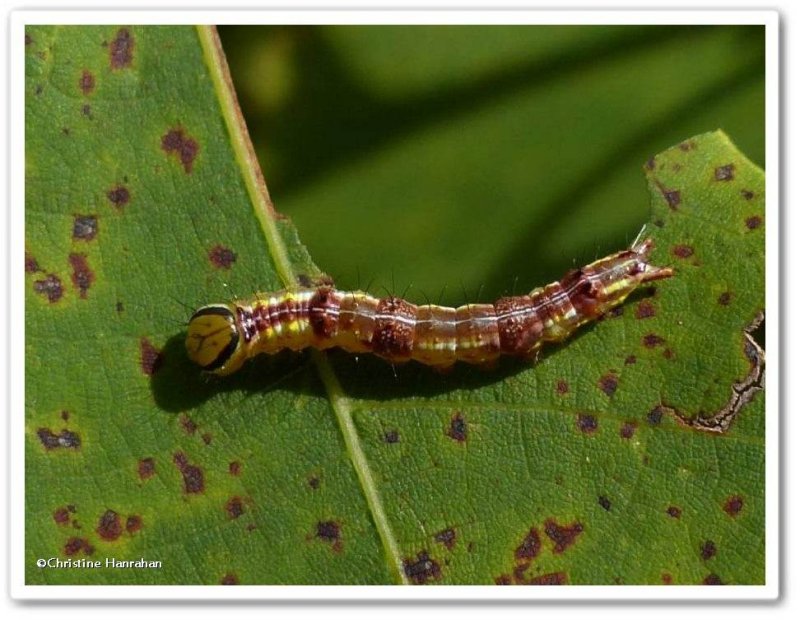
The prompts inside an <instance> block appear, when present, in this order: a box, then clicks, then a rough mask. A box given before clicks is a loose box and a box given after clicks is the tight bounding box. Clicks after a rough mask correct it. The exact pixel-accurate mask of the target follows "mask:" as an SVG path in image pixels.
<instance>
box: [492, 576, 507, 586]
mask: <svg viewBox="0 0 800 620" xmlns="http://www.w3.org/2000/svg"><path fill="white" fill-rule="evenodd" d="M494 583H495V585H498V586H510V585H511V576H510V575H505V574H504V575H500V576H498V577H495V578H494Z"/></svg>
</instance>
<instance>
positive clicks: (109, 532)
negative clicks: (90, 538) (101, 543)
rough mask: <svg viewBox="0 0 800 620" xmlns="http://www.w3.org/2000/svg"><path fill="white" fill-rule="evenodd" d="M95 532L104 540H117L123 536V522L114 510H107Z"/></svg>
mask: <svg viewBox="0 0 800 620" xmlns="http://www.w3.org/2000/svg"><path fill="white" fill-rule="evenodd" d="M95 531H96V532H97V534H98V535H99V536H100V538H102V539H103V540H116V539H117V538H119V537H120V536H121V535H122V520H121V519H120V518H119V515H118V514H117V513H116V512H114V511H113V510H106V511H105V512H104V513H103V514H102V515H101V516H100V520H99V521H98V523H97V529H96V530H95Z"/></svg>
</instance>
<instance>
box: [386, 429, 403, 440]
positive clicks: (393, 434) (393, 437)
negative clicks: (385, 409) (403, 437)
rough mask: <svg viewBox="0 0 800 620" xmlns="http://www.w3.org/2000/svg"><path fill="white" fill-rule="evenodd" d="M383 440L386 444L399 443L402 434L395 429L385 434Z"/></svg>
mask: <svg viewBox="0 0 800 620" xmlns="http://www.w3.org/2000/svg"><path fill="white" fill-rule="evenodd" d="M383 440H384V441H385V442H386V443H397V442H398V441H400V434H399V433H398V432H397V431H396V430H394V429H392V430H389V431H386V432H385V433H384V434H383Z"/></svg>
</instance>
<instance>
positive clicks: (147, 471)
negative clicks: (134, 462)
mask: <svg viewBox="0 0 800 620" xmlns="http://www.w3.org/2000/svg"><path fill="white" fill-rule="evenodd" d="M136 471H137V472H138V473H139V479H140V480H147V479H148V478H152V477H153V475H155V473H156V462H155V460H154V459H153V458H152V457H149V456H148V457H147V458H143V459H139V464H138V466H137V469H136Z"/></svg>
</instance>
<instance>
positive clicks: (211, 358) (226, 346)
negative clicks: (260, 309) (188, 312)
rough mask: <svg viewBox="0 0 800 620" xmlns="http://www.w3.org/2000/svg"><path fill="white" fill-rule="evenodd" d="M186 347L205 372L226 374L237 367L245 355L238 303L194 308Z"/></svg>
mask: <svg viewBox="0 0 800 620" xmlns="http://www.w3.org/2000/svg"><path fill="white" fill-rule="evenodd" d="M186 351H187V353H188V354H189V359H190V360H192V361H193V362H194V363H196V364H198V365H199V366H200V367H201V368H202V369H203V370H204V371H206V372H210V373H214V374H215V375H227V374H230V373H232V372H234V371H236V370H238V369H239V368H240V367H241V365H242V364H243V363H244V360H245V355H244V351H243V347H242V338H241V335H240V333H239V327H238V322H237V320H236V307H235V306H233V305H231V304H213V305H210V306H203V307H202V308H200V309H199V310H198V311H197V312H195V313H194V314H193V315H192V318H191V319H189V327H188V329H187V332H186Z"/></svg>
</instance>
